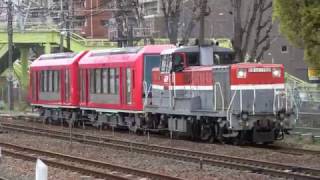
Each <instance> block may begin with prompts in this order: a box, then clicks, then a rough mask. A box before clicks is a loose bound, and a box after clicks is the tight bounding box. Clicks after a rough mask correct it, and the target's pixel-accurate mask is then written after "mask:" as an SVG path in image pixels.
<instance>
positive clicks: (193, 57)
mask: <svg viewBox="0 0 320 180" xmlns="http://www.w3.org/2000/svg"><path fill="white" fill-rule="evenodd" d="M186 55H187V59H188V66H200V58H199V53H198V52H192V53H186Z"/></svg>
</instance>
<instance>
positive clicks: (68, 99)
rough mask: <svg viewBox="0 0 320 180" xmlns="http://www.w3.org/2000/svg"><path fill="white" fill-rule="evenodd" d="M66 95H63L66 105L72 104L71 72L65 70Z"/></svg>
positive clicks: (64, 85)
mask: <svg viewBox="0 0 320 180" xmlns="http://www.w3.org/2000/svg"><path fill="white" fill-rule="evenodd" d="M63 74H64V84H63V87H64V93H63V101H64V103H70V90H71V88H70V87H71V84H70V83H71V82H70V70H69V69H65V70H64V73H63Z"/></svg>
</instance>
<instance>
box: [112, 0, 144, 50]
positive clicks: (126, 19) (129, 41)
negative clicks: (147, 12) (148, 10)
mask: <svg viewBox="0 0 320 180" xmlns="http://www.w3.org/2000/svg"><path fill="white" fill-rule="evenodd" d="M108 5H109V7H110V8H116V9H117V11H115V12H114V13H113V17H114V19H115V24H114V25H115V26H116V28H117V34H118V36H117V41H118V46H120V47H121V46H133V45H134V44H133V41H135V40H139V39H138V38H137V37H135V36H134V33H133V29H134V28H141V27H144V25H145V21H144V14H143V6H142V4H140V3H139V0H113V1H111V2H109V4H108ZM142 29H143V28H142ZM143 30H144V29H143ZM143 34H145V32H143Z"/></svg>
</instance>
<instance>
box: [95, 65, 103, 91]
mask: <svg viewBox="0 0 320 180" xmlns="http://www.w3.org/2000/svg"><path fill="white" fill-rule="evenodd" d="M95 71H96V73H95V76H96V86H95V88H96V93H97V94H100V93H101V92H102V91H101V81H102V78H101V69H96V70H95Z"/></svg>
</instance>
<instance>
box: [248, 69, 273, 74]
mask: <svg viewBox="0 0 320 180" xmlns="http://www.w3.org/2000/svg"><path fill="white" fill-rule="evenodd" d="M248 71H249V72H255V73H259V72H271V68H249V70H248Z"/></svg>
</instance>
